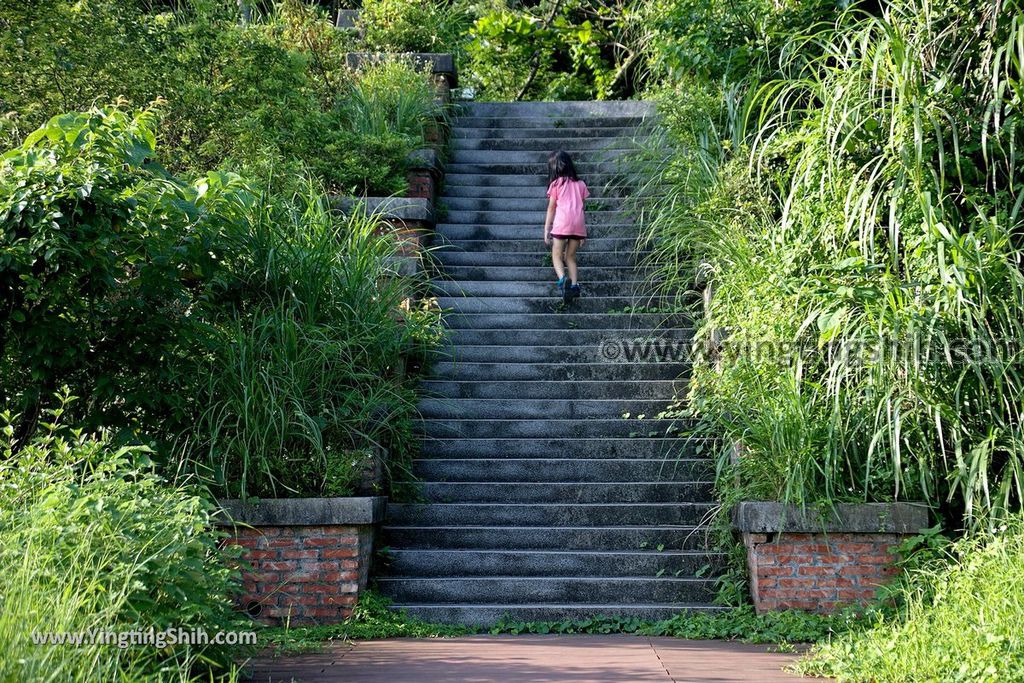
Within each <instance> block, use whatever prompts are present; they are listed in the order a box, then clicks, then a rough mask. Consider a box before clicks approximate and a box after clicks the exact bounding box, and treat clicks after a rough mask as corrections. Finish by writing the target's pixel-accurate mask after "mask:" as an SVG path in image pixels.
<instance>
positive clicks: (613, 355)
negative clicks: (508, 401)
mask: <svg viewBox="0 0 1024 683" xmlns="http://www.w3.org/2000/svg"><path fill="white" fill-rule="evenodd" d="M691 353H692V350H691V346H690V343H689V342H686V341H658V342H654V341H650V342H647V341H645V342H629V341H623V342H619V341H618V340H615V339H608V340H605V341H604V342H601V343H598V344H587V345H581V346H528V345H524V346H498V345H494V344H480V345H477V346H457V347H453V348H451V349H447V350H439V351H435V352H433V353H432V354H431V359H432V360H434V361H441V362H444V361H451V362H454V363H584V364H592V363H626V362H638V361H648V362H659V363H669V362H676V363H686V362H689V361H690V354H691ZM626 354H630V355H628V356H627V355H626ZM630 388H631V389H635V388H636V387H630Z"/></svg>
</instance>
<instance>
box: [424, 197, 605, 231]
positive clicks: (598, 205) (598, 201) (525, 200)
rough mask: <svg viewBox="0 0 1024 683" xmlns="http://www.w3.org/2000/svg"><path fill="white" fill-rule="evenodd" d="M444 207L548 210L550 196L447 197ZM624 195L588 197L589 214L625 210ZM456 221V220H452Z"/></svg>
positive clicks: (480, 209) (490, 209)
mask: <svg viewBox="0 0 1024 683" xmlns="http://www.w3.org/2000/svg"><path fill="white" fill-rule="evenodd" d="M442 204H443V206H444V209H445V210H446V211H447V212H448V213H449V215H450V213H451V212H452V211H534V212H537V211H540V212H544V211H547V208H548V198H547V197H546V196H545V194H544V192H537V193H536V194H535V195H534V196H532V197H531V196H525V197H446V198H444V199H443V200H442ZM624 210H625V200H624V199H623V198H622V197H594V196H591V197H590V198H589V199H587V211H588V215H590V214H593V213H597V212H601V211H624ZM450 222H452V223H455V222H456V221H450Z"/></svg>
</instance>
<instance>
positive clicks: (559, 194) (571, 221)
mask: <svg viewBox="0 0 1024 683" xmlns="http://www.w3.org/2000/svg"><path fill="white" fill-rule="evenodd" d="M589 196H590V190H588V189H587V184H586V183H585V182H583V181H582V180H570V179H569V178H556V179H555V180H554V181H553V182H552V183H551V185H550V186H549V187H548V197H549V198H550V197H554V198H555V219H554V220H553V221H552V222H551V235H552V236H554V237H559V236H575V237H586V236H587V224H586V221H585V220H584V218H583V200H584V199H586V198H587V197H589Z"/></svg>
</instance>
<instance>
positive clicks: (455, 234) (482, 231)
mask: <svg viewBox="0 0 1024 683" xmlns="http://www.w3.org/2000/svg"><path fill="white" fill-rule="evenodd" d="M607 239H618V240H625V241H627V242H629V243H630V244H631V246H635V245H636V241H637V228H636V225H633V224H631V223H623V222H621V223H614V224H607V223H593V222H588V223H587V244H585V245H584V246H583V247H582V248H581V249H580V254H581V255H582V254H584V253H586V251H587V250H589V249H592V248H594V247H595V244H594V243H593V241H594V240H607ZM509 240H526V241H536V242H537V243H538V249H540V250H541V251H543V252H545V253H550V252H551V247H549V246H547V245H545V244H544V219H543V218H542V219H541V222H539V223H516V224H512V223H498V222H495V223H487V222H486V221H480V222H475V223H459V224H453V223H445V224H444V225H438V226H437V232H436V233H435V236H434V244H436V245H446V244H453V243H461V242H466V241H474V242H498V241H501V242H506V241H509ZM598 246H599V245H598Z"/></svg>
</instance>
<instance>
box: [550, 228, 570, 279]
mask: <svg viewBox="0 0 1024 683" xmlns="http://www.w3.org/2000/svg"><path fill="white" fill-rule="evenodd" d="M570 241H572V240H570ZM563 251H565V240H560V239H558V238H557V237H553V238H551V265H553V266H554V267H555V275H557V276H558V279H559V280H561V279H562V278H563V277H565V266H564V265H563V264H562V252H563Z"/></svg>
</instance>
